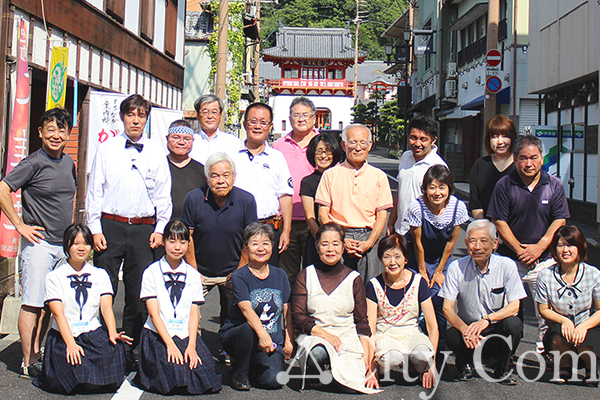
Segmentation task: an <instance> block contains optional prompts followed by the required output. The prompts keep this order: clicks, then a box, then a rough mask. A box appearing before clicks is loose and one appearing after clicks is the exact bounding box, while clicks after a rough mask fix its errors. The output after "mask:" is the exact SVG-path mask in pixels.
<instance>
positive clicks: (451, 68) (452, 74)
mask: <svg viewBox="0 0 600 400" xmlns="http://www.w3.org/2000/svg"><path fill="white" fill-rule="evenodd" d="M446 76H447V77H448V78H456V63H455V62H449V63H448V67H447V68H446Z"/></svg>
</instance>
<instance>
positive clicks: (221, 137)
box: [190, 94, 242, 165]
mask: <svg viewBox="0 0 600 400" xmlns="http://www.w3.org/2000/svg"><path fill="white" fill-rule="evenodd" d="M194 108H195V109H196V113H197V118H198V122H199V123H200V128H201V130H200V132H198V133H196V134H195V135H194V146H193V148H192V151H191V153H190V157H192V158H193V159H194V160H196V161H198V162H199V163H200V164H202V165H204V164H206V160H207V159H208V157H210V155H211V154H214V153H217V152H223V153H226V154H227V155H229V156H230V157H233V156H234V155H235V153H237V151H238V150H239V148H240V147H241V145H242V143H241V141H240V139H239V138H237V137H236V136H234V135H232V134H231V133H227V132H223V131H222V130H220V129H219V124H220V123H221V118H222V116H223V101H222V100H221V99H220V98H218V97H217V96H215V95H212V94H205V95H203V96H200V97H198V99H197V100H196V102H195V103H194Z"/></svg>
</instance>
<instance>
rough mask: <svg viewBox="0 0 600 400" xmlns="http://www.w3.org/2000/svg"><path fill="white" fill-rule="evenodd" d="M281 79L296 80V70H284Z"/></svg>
mask: <svg viewBox="0 0 600 400" xmlns="http://www.w3.org/2000/svg"><path fill="white" fill-rule="evenodd" d="M283 77H284V78H288V79H290V78H291V79H297V78H298V69H297V68H284V69H283Z"/></svg>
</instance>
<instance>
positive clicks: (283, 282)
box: [221, 265, 290, 346]
mask: <svg viewBox="0 0 600 400" xmlns="http://www.w3.org/2000/svg"><path fill="white" fill-rule="evenodd" d="M231 280H232V282H231V283H232V285H233V301H232V303H231V311H230V313H229V318H228V319H227V322H225V324H224V325H223V327H222V328H221V329H222V330H223V331H226V330H227V329H230V328H232V327H234V326H239V325H241V324H245V323H247V322H248V321H247V320H246V318H245V317H244V314H242V310H241V309H240V307H239V305H238V304H239V303H240V302H242V301H249V302H250V304H251V305H252V309H253V310H254V312H255V313H256V315H258V318H259V319H260V322H261V323H262V324H263V327H264V328H265V330H266V331H267V332H268V333H269V335H271V340H273V342H274V343H277V344H278V345H280V346H282V345H283V343H284V339H285V337H284V334H283V327H284V323H285V321H284V315H283V306H284V304H287V303H288V302H289V299H290V283H289V281H288V277H287V274H286V273H285V271H283V270H282V269H281V268H277V267H274V266H272V265H269V276H267V277H266V278H265V279H259V278H257V277H256V276H254V274H253V273H252V272H251V271H250V268H249V267H248V266H245V267H242V268H240V269H238V270H236V271H235V272H234V273H233V275H232V277H231Z"/></svg>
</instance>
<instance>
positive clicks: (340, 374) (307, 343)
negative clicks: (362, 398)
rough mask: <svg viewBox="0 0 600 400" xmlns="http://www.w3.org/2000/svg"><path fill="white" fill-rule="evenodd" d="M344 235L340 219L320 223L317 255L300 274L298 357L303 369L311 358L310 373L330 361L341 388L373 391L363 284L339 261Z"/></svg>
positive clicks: (295, 307) (295, 298)
mask: <svg viewBox="0 0 600 400" xmlns="http://www.w3.org/2000/svg"><path fill="white" fill-rule="evenodd" d="M344 238H345V233H344V228H343V227H341V226H340V225H338V224H336V223H333V222H330V223H327V224H324V225H322V226H321V227H319V229H318V230H317V234H316V244H317V252H318V253H319V261H317V262H316V263H315V264H314V265H311V266H309V267H307V268H306V269H304V270H302V271H300V273H299V274H298V276H297V278H296V283H295V285H294V290H293V293H292V315H293V318H294V323H295V324H296V326H297V327H298V329H299V330H300V332H301V334H300V335H299V336H298V338H297V341H298V346H299V348H298V352H299V353H298V354H299V357H298V358H299V360H300V365H301V367H302V368H303V370H304V371H306V367H307V364H308V369H309V371H310V372H309V375H314V374H319V373H320V372H323V371H324V370H325V369H326V368H327V367H326V365H329V366H330V367H331V375H330V376H333V379H335V381H336V382H337V383H338V384H340V385H342V386H343V388H342V390H348V389H350V390H351V391H357V392H362V393H374V392H376V390H375V389H372V387H373V386H374V382H376V381H375V377H374V376H373V375H372V374H371V375H369V367H370V364H371V359H372V354H373V350H372V347H371V344H370V339H369V338H370V336H371V329H370V328H369V323H368V321H367V304H366V300H365V289H364V285H363V282H362V280H361V278H360V275H359V274H358V272H356V271H354V270H351V269H350V268H348V267H346V266H345V265H343V264H342V263H341V262H340V260H341V258H342V254H343V252H344ZM321 376H323V375H322V374H321ZM322 382H323V380H322ZM323 383H326V382H323Z"/></svg>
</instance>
